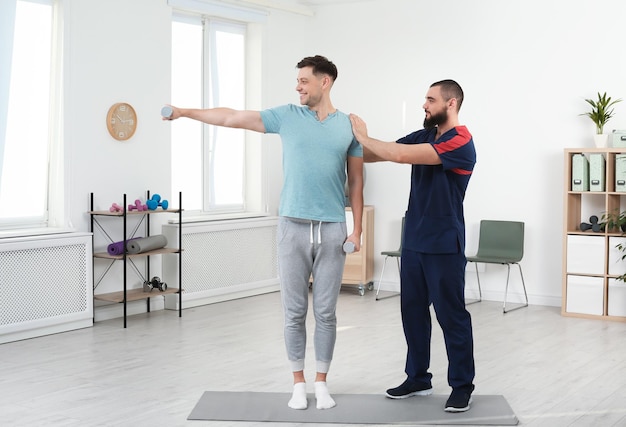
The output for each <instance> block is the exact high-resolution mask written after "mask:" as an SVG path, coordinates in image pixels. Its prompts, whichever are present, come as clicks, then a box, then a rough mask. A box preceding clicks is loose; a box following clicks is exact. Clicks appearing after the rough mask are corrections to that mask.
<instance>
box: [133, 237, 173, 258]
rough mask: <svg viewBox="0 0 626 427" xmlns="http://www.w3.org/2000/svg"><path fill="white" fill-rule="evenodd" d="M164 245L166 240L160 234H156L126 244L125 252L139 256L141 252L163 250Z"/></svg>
mask: <svg viewBox="0 0 626 427" xmlns="http://www.w3.org/2000/svg"><path fill="white" fill-rule="evenodd" d="M166 245H167V238H166V237H165V236H164V235H162V234H157V235H155V236H150V237H144V238H141V239H137V240H130V241H128V242H127V243H126V251H127V252H128V253H129V254H140V253H142V252H148V251H153V250H155V249H161V248H164V247H165V246H166Z"/></svg>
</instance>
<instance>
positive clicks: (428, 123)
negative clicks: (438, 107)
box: [424, 110, 448, 129]
mask: <svg viewBox="0 0 626 427" xmlns="http://www.w3.org/2000/svg"><path fill="white" fill-rule="evenodd" d="M446 120H448V112H447V111H446V110H443V111H441V112H439V113H436V114H431V115H430V117H428V116H427V117H424V128H425V129H432V128H434V127H435V126H439V125H440V124H442V123H445V122H446Z"/></svg>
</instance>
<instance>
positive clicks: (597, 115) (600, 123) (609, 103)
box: [581, 92, 622, 148]
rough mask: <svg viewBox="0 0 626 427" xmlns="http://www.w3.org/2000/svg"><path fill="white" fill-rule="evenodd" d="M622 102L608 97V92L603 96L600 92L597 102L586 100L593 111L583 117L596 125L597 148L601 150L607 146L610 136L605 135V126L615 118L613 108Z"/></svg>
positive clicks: (583, 114)
mask: <svg viewBox="0 0 626 427" xmlns="http://www.w3.org/2000/svg"><path fill="white" fill-rule="evenodd" d="M621 101H622V100H621V99H612V98H611V97H610V96H607V94H606V92H604V94H602V95H600V92H598V99H596V100H593V99H585V102H587V103H588V104H589V105H590V106H591V111H588V112H586V113H582V114H581V116H587V117H589V118H590V119H591V121H592V122H593V123H594V124H595V125H596V136H595V143H596V147H598V148H601V147H606V146H607V140H608V135H607V134H604V126H605V125H606V123H607V122H608V121H609V120H610V119H611V117H613V110H614V109H613V108H611V107H613V106H614V105H615V104H617V103H618V102H621ZM598 135H601V136H598Z"/></svg>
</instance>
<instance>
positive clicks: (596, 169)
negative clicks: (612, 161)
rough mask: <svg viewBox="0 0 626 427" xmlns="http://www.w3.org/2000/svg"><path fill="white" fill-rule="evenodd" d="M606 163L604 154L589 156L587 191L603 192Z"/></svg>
mask: <svg viewBox="0 0 626 427" xmlns="http://www.w3.org/2000/svg"><path fill="white" fill-rule="evenodd" d="M605 168H606V161H605V159H604V154H602V153H594V154H590V155H589V191H604V189H605V184H606V183H605V176H606V174H605Z"/></svg>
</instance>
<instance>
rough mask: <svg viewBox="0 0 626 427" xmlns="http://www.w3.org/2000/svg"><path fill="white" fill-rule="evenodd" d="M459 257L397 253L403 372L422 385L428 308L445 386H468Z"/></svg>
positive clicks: (426, 381) (470, 367)
mask: <svg viewBox="0 0 626 427" xmlns="http://www.w3.org/2000/svg"><path fill="white" fill-rule="evenodd" d="M466 264H467V260H466V258H465V255H464V254H463V253H458V254H425V253H420V252H415V251H411V250H407V249H403V250H402V268H401V274H400V276H401V286H400V290H401V294H400V304H401V310H402V325H403V328H404V336H405V338H406V343H407V357H406V367H405V372H406V374H407V376H408V378H409V379H410V380H412V381H414V382H416V383H419V384H422V385H431V378H432V374H431V373H429V372H428V369H429V366H430V342H431V331H432V322H431V316H430V304H431V303H432V305H433V307H434V310H435V314H436V316H437V321H438V322H439V325H440V326H441V329H442V331H443V337H444V340H445V345H446V352H447V355H448V384H449V385H450V386H451V387H452V388H458V387H467V386H470V385H472V382H473V380H474V374H475V369H474V339H473V336H472V319H471V317H470V314H469V312H468V311H467V310H466V309H465V265H466Z"/></svg>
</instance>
